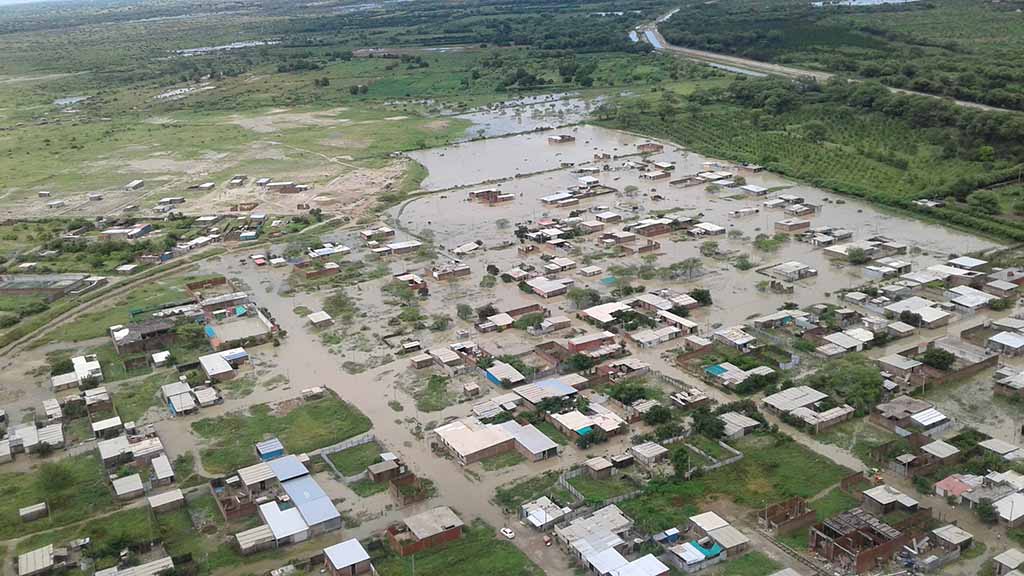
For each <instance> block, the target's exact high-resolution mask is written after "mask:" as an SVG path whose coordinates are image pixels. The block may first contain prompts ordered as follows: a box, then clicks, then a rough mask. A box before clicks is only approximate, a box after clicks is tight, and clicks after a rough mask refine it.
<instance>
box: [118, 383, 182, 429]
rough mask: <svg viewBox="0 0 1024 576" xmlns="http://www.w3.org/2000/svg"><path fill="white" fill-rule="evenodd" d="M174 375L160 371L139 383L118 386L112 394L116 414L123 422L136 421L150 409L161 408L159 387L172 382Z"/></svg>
mask: <svg viewBox="0 0 1024 576" xmlns="http://www.w3.org/2000/svg"><path fill="white" fill-rule="evenodd" d="M104 374H106V371H104ZM176 374H177V373H176V372H173V371H166V370H165V371H160V372H157V373H155V374H150V375H149V376H147V377H145V378H144V379H142V380H140V381H136V382H132V383H131V384H122V385H121V386H118V387H117V390H116V391H115V392H114V394H113V400H114V406H115V407H116V408H117V414H118V415H119V416H120V417H121V419H122V420H124V421H125V422H131V421H138V420H139V419H141V418H142V415H143V414H145V413H146V412H147V411H148V410H149V409H150V408H153V407H156V406H161V405H162V403H161V401H160V387H161V386H163V385H165V384H170V383H172V382H174V381H175V380H176V378H175V377H174V376H175V375H176Z"/></svg>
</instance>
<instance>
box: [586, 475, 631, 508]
mask: <svg viewBox="0 0 1024 576" xmlns="http://www.w3.org/2000/svg"><path fill="white" fill-rule="evenodd" d="M569 484H570V485H572V487H573V488H575V489H577V490H579V491H580V494H583V497H584V498H585V499H586V500H587V502H604V501H605V500H608V499H611V498H615V497H617V496H622V495H623V494H628V493H630V492H632V491H633V490H636V489H637V486H636V484H634V483H632V482H630V481H629V480H627V479H626V478H625V477H623V476H613V477H611V478H604V479H600V480H598V479H594V478H591V477H589V476H587V475H582V476H577V477H575V478H573V479H571V480H569Z"/></svg>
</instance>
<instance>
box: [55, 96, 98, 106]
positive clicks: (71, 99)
mask: <svg viewBox="0 0 1024 576" xmlns="http://www.w3.org/2000/svg"><path fill="white" fill-rule="evenodd" d="M89 98H90V97H89V96H68V97H65V98H58V99H56V100H54V101H53V105H54V106H57V107H60V108H64V107H65V106H71V105H73V104H78V103H79V102H84V101H86V100H88V99H89Z"/></svg>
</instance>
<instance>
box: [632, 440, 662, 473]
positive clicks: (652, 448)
mask: <svg viewBox="0 0 1024 576" xmlns="http://www.w3.org/2000/svg"><path fill="white" fill-rule="evenodd" d="M629 451H630V453H631V454H633V457H634V458H636V462H637V463H638V464H640V465H641V466H645V467H648V468H650V467H652V466H654V465H655V464H657V463H659V462H662V461H664V460H665V459H666V458H667V457H668V448H665V447H664V446H662V445H661V444H658V443H657V442H644V443H643V444H637V445H636V446H630V448H629Z"/></svg>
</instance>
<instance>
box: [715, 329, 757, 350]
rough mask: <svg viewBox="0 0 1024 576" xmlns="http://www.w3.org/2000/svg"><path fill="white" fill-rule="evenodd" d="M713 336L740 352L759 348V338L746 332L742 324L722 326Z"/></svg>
mask: <svg viewBox="0 0 1024 576" xmlns="http://www.w3.org/2000/svg"><path fill="white" fill-rule="evenodd" d="M712 338H713V339H714V340H715V341H717V342H721V343H722V344H725V345H726V346H729V347H730V348H735V349H736V350H739V351H740V352H750V351H751V350H753V349H754V348H757V338H755V337H753V336H751V335H750V334H748V333H746V332H744V330H743V327H742V326H733V327H731V328H722V329H719V330H716V331H715V332H714V333H713V334H712Z"/></svg>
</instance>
